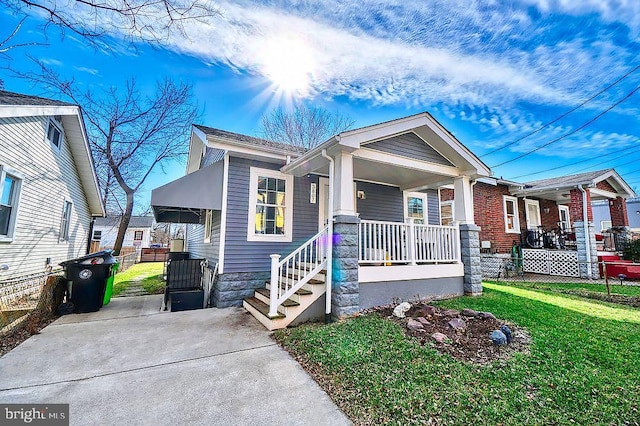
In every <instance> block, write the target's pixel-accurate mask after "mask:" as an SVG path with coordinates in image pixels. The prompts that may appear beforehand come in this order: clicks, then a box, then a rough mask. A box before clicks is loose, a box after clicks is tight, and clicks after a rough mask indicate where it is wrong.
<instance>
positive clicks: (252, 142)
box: [193, 124, 307, 155]
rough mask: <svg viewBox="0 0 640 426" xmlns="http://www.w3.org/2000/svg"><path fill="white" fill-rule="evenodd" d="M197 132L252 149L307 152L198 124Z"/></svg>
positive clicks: (291, 146)
mask: <svg viewBox="0 0 640 426" xmlns="http://www.w3.org/2000/svg"><path fill="white" fill-rule="evenodd" d="M193 126H194V127H196V128H197V129H198V130H200V131H201V132H203V133H204V134H206V135H207V136H213V137H215V138H218V139H223V140H224V141H225V142H229V143H232V144H237V145H243V146H246V147H252V148H258V149H260V148H271V149H276V150H280V151H285V152H289V153H292V154H296V155H300V154H303V153H304V152H306V151H307V150H306V149H304V148H301V147H298V146H294V145H290V144H286V143H281V142H274V141H270V140H267V139H261V138H255V137H253V136H247V135H241V134H240V133H233V132H229V131H226V130H221V129H215V128H213V127H207V126H202V125H200V124H194V125H193Z"/></svg>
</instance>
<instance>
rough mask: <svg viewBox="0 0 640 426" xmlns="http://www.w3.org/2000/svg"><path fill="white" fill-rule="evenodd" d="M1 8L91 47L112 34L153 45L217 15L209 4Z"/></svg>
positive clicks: (37, 3) (42, 1)
mask: <svg viewBox="0 0 640 426" xmlns="http://www.w3.org/2000/svg"><path fill="white" fill-rule="evenodd" d="M0 6H2V8H3V9H6V10H10V11H12V12H13V13H14V14H15V15H17V16H21V15H24V16H27V15H29V14H32V13H33V14H38V15H39V16H41V17H43V18H44V20H45V28H46V27H47V26H49V25H55V26H57V27H60V28H61V29H62V30H63V33H64V31H70V32H72V33H74V34H77V35H80V36H82V37H84V38H85V39H87V40H88V41H89V42H90V43H94V42H95V40H96V39H99V38H100V37H102V36H104V35H105V34H108V33H113V32H117V33H119V35H121V36H123V37H124V38H125V39H128V40H129V41H133V40H141V41H146V42H154V43H155V42H159V41H162V40H164V39H165V38H166V37H168V36H170V35H171V34H172V33H175V32H178V33H181V34H185V29H184V24H185V23H186V22H187V21H192V20H204V19H205V18H207V17H212V16H218V15H220V12H219V10H218V9H217V8H216V7H215V5H214V3H213V2H212V1H211V0H54V1H52V0H0ZM17 29H19V28H17Z"/></svg>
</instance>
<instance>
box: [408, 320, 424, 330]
mask: <svg viewBox="0 0 640 426" xmlns="http://www.w3.org/2000/svg"><path fill="white" fill-rule="evenodd" d="M407 328H408V329H409V330H414V331H417V330H424V325H422V323H421V322H420V321H416V320H414V319H413V318H409V322H407Z"/></svg>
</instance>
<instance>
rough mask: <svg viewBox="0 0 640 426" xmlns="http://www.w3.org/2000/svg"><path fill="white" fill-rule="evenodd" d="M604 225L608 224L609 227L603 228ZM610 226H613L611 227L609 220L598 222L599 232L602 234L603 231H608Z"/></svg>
mask: <svg viewBox="0 0 640 426" xmlns="http://www.w3.org/2000/svg"><path fill="white" fill-rule="evenodd" d="M605 223H608V224H609V226H607V227H605V226H604V224H605ZM612 226H613V225H612V224H611V221H610V220H601V221H600V232H604V231H606V230H607V229H610V228H611V227H612Z"/></svg>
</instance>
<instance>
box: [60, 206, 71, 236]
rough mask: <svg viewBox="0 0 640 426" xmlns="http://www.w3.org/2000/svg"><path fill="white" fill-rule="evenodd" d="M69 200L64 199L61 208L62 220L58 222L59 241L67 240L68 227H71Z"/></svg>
mask: <svg viewBox="0 0 640 426" xmlns="http://www.w3.org/2000/svg"><path fill="white" fill-rule="evenodd" d="M72 207H73V204H72V203H71V201H65V202H64V206H63V208H62V221H61V222H60V241H68V240H69V228H70V227H71V210H72Z"/></svg>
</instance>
